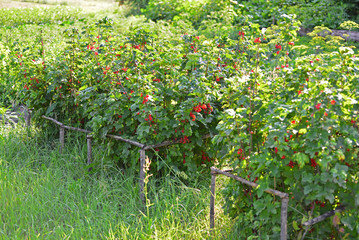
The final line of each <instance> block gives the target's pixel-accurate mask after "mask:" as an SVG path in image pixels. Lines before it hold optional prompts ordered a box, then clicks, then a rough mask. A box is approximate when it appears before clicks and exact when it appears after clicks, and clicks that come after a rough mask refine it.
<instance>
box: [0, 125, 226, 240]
mask: <svg viewBox="0 0 359 240" xmlns="http://www.w3.org/2000/svg"><path fill="white" fill-rule="evenodd" d="M40 135H41V132H39V131H37V130H36V129H31V130H26V129H24V128H22V127H16V128H14V129H9V128H5V127H3V128H2V130H1V132H0V219H1V221H0V239H222V238H226V239H228V236H227V233H228V232H229V231H230V229H229V228H230V227H229V226H230V225H231V220H230V219H228V217H226V216H225V215H224V214H223V212H222V210H221V206H222V201H223V199H222V197H221V196H220V195H218V200H217V204H216V207H217V209H216V211H217V216H216V217H217V219H216V224H217V226H219V228H218V230H217V231H216V233H215V234H212V235H210V232H209V196H210V192H209V191H210V190H209V178H208V179H207V180H206V179H205V180H201V181H193V183H192V184H190V185H187V186H186V185H184V184H183V183H182V182H181V181H180V179H179V178H177V177H175V176H171V177H170V176H167V177H164V178H162V179H154V178H150V179H149V183H148V189H149V195H148V197H149V201H148V204H147V207H144V206H143V205H142V204H141V203H140V200H139V196H138V186H137V185H138V184H137V182H138V181H137V173H135V172H130V171H123V170H120V169H118V168H116V167H115V166H114V165H113V164H111V163H108V162H107V163H106V160H105V159H104V153H103V151H102V150H99V149H97V151H95V154H94V155H95V161H96V162H97V163H98V165H97V167H96V171H95V172H94V173H92V174H89V173H88V171H87V166H86V164H85V159H86V152H85V151H86V149H85V146H83V145H82V142H81V141H82V140H84V139H82V138H81V137H79V138H76V137H75V136H74V138H73V139H77V140H74V142H72V143H71V144H68V145H67V148H66V149H67V150H66V151H65V153H64V154H61V155H60V154H59V153H58V149H57V142H53V141H48V140H46V139H44V138H43V137H40ZM222 180H223V179H222ZM220 181H221V180H220ZM194 182H197V183H194ZM220 184H221V182H220V183H219V185H220Z"/></svg>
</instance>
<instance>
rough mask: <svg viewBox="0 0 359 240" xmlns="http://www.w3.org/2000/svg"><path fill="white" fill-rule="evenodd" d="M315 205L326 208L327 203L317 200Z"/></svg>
mask: <svg viewBox="0 0 359 240" xmlns="http://www.w3.org/2000/svg"><path fill="white" fill-rule="evenodd" d="M315 204H317V205H320V207H324V206H325V202H322V201H318V200H315Z"/></svg>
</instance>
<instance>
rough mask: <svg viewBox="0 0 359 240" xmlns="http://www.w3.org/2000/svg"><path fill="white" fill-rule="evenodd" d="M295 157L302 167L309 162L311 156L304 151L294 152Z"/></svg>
mask: <svg viewBox="0 0 359 240" xmlns="http://www.w3.org/2000/svg"><path fill="white" fill-rule="evenodd" d="M293 159H294V160H295V161H296V162H297V163H298V165H299V168H302V167H303V166H304V165H305V164H306V163H309V157H308V156H307V155H306V154H305V153H302V152H299V153H296V154H294V155H293Z"/></svg>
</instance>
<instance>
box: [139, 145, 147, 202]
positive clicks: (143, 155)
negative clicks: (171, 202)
mask: <svg viewBox="0 0 359 240" xmlns="http://www.w3.org/2000/svg"><path fill="white" fill-rule="evenodd" d="M145 161H146V150H144V149H143V148H142V149H141V150H140V199H141V201H142V202H143V203H145V202H146V200H145V194H144V188H145Z"/></svg>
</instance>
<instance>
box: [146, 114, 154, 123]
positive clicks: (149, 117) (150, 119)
mask: <svg viewBox="0 0 359 240" xmlns="http://www.w3.org/2000/svg"><path fill="white" fill-rule="evenodd" d="M145 120H146V121H151V122H152V121H153V118H152V115H151V114H149V115H148V118H145Z"/></svg>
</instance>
